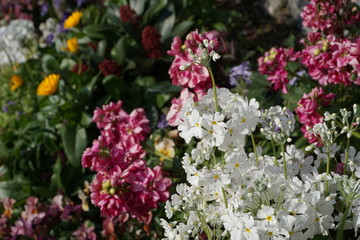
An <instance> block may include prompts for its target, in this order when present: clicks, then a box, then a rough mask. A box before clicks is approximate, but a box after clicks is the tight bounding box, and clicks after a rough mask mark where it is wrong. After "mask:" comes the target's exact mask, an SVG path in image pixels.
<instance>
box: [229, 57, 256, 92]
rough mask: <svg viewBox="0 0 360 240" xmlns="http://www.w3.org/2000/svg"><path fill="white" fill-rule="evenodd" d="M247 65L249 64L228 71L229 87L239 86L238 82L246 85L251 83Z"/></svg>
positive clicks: (250, 73)
mask: <svg viewBox="0 0 360 240" xmlns="http://www.w3.org/2000/svg"><path fill="white" fill-rule="evenodd" d="M249 65H250V62H249V61H246V62H243V63H241V64H240V65H238V66H235V67H233V68H231V69H230V74H229V77H230V80H229V84H230V85H231V86H237V85H239V80H242V81H244V82H245V83H246V84H250V83H251V80H250V76H251V75H252V72H251V70H250V66H249Z"/></svg>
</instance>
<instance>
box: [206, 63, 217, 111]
mask: <svg viewBox="0 0 360 240" xmlns="http://www.w3.org/2000/svg"><path fill="white" fill-rule="evenodd" d="M207 69H208V71H209V73H210V77H211V82H212V85H213V90H214V101H215V112H218V111H219V104H218V100H217V94H216V84H215V78H214V74H213V72H212V70H211V67H210V66H207Z"/></svg>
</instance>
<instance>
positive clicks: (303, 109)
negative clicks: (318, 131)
mask: <svg viewBox="0 0 360 240" xmlns="http://www.w3.org/2000/svg"><path fill="white" fill-rule="evenodd" d="M334 98H335V94H334V93H329V94H325V93H324V90H323V89H322V88H314V89H313V90H311V92H310V93H309V94H305V93H304V95H303V97H302V98H301V99H300V100H299V102H298V104H297V105H298V107H297V108H296V109H295V112H296V114H297V115H298V116H299V119H300V123H301V124H303V125H302V126H301V131H302V132H303V133H304V136H305V138H306V139H307V140H308V141H309V142H310V143H314V142H317V141H318V140H317V139H316V137H315V136H314V134H312V133H310V132H308V131H307V127H310V128H312V127H314V126H315V124H317V123H321V122H323V119H324V117H323V116H322V115H321V114H320V113H319V112H318V109H319V107H320V106H322V107H326V106H328V105H329V104H330V103H331V101H332V100H333V99H334Z"/></svg>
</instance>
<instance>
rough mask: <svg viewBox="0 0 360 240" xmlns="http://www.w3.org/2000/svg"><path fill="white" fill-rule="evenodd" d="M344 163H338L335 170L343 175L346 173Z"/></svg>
mask: <svg viewBox="0 0 360 240" xmlns="http://www.w3.org/2000/svg"><path fill="white" fill-rule="evenodd" d="M344 165H345V164H344V163H342V162H341V163H337V164H336V170H335V172H336V173H337V174H339V175H343V174H344Z"/></svg>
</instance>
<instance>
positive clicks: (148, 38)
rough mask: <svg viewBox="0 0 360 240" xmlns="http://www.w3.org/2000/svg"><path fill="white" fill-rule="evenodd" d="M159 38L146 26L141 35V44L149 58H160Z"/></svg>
mask: <svg viewBox="0 0 360 240" xmlns="http://www.w3.org/2000/svg"><path fill="white" fill-rule="evenodd" d="M160 39H161V36H160V34H159V32H158V30H156V28H154V27H152V26H147V27H145V28H144V30H143V31H142V33H141V42H142V45H143V47H144V49H145V51H146V54H147V56H148V57H149V58H161V56H162V54H161V42H160Z"/></svg>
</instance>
